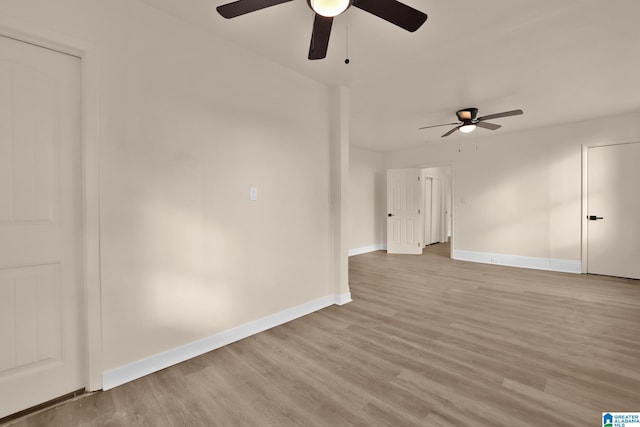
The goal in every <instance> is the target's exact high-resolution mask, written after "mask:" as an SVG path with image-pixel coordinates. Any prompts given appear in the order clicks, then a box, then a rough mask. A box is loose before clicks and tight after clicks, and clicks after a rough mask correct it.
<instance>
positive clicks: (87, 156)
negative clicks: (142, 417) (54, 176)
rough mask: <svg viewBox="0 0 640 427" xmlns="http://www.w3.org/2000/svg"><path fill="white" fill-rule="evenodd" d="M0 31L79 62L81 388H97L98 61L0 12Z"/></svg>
mask: <svg viewBox="0 0 640 427" xmlns="http://www.w3.org/2000/svg"><path fill="white" fill-rule="evenodd" d="M0 35H3V36H5V37H10V38H13V39H16V40H18V41H22V42H26V43H31V44H34V45H37V46H40V47H43V48H46V49H51V50H56V51H58V52H61V53H65V54H69V55H73V56H77V57H79V58H80V60H81V64H82V65H81V67H82V70H81V71H82V88H81V90H82V100H81V102H82V118H81V124H82V133H81V135H82V137H81V138H82V141H81V149H82V215H83V230H82V231H83V236H82V244H83V247H82V251H81V253H82V255H83V259H82V260H80V262H81V265H82V268H83V290H84V312H83V315H84V330H85V337H84V338H85V343H84V344H85V349H86V350H85V354H86V356H85V365H86V366H85V387H86V389H87V390H88V391H94V390H99V389H101V388H102V314H101V307H102V303H101V293H100V161H99V149H98V64H97V54H96V49H95V48H94V47H93V46H91V45H89V44H87V43H85V42H83V41H80V40H76V39H73V38H69V37H67V36H65V35H60V34H57V33H55V32H52V31H49V30H46V29H43V28H40V27H37V26H34V25H33V24H30V23H26V22H22V21H19V20H15V19H13V18H9V17H6V16H2V15H0Z"/></svg>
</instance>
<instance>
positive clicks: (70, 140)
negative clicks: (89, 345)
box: [0, 36, 84, 417]
mask: <svg viewBox="0 0 640 427" xmlns="http://www.w3.org/2000/svg"><path fill="white" fill-rule="evenodd" d="M80 82H81V71H80V60H79V59H78V58H76V57H73V56H69V55H65V54H62V53H58V52H54V51H52V50H48V49H44V48H41V47H37V46H34V45H31V44H27V43H22V42H19V41H16V40H12V39H9V38H6V37H2V36H0V417H3V416H6V415H9V414H12V413H15V412H18V411H20V410H23V409H26V408H29V407H31V406H34V405H37V404H40V403H43V402H46V401H48V400H51V399H53V398H56V397H59V396H62V395H64V394H67V393H70V392H72V391H75V390H78V389H82V388H83V387H84V376H83V374H82V373H83V360H84V358H83V357H82V355H83V345H82V343H83V340H82V328H81V324H82V323H81V322H82V319H81V307H82V305H81V304H82V300H83V297H82V290H81V289H82V288H81V283H80V276H81V275H80V273H81V271H80V270H81V264H80V262H79V250H80V241H81V230H82V217H81V200H80V197H79V195H80V183H81V176H80V131H81V129H80V126H81V121H80V116H81V110H80V94H81V87H80Z"/></svg>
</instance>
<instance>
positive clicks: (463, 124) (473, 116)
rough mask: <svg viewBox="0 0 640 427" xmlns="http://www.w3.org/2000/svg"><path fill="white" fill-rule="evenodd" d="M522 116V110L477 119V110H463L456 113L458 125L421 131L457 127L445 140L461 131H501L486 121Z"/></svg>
mask: <svg viewBox="0 0 640 427" xmlns="http://www.w3.org/2000/svg"><path fill="white" fill-rule="evenodd" d="M521 114H523V111H522V110H511V111H505V112H504V113H496V114H489V115H488V116H482V117H477V116H478V109H477V108H464V109H462V110H458V111H456V116H458V120H459V121H458V122H456V123H444V124H442V125H434V126H425V127H421V128H420V129H429V128H435V127H438V126H455V127H454V128H453V129H451V130H450V131H449V132H447V133H445V134H444V135H442V138H444V137H445V136H449V135H451V134H452V133H454V132H455V131H457V130H459V131H460V132H462V133H469V132H473V131H474V130H475V129H476V127H480V128H484V129H489V130H496V129H500V128H501V127H502V126H500V125H496V124H494V123H487V122H486V121H485V120H491V119H499V118H501V117H509V116H519V115H521Z"/></svg>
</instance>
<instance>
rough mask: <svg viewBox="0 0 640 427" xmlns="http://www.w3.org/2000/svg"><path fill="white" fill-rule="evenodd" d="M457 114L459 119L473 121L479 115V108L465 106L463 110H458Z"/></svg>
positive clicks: (466, 121) (467, 121) (464, 121)
mask: <svg viewBox="0 0 640 427" xmlns="http://www.w3.org/2000/svg"><path fill="white" fill-rule="evenodd" d="M456 115H457V116H458V120H460V121H461V122H463V123H465V124H467V123H471V122H472V121H474V120H475V119H476V117H477V116H478V109H477V108H473V107H471V108H463V109H462V110H458V111H456Z"/></svg>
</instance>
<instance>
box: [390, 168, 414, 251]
mask: <svg viewBox="0 0 640 427" xmlns="http://www.w3.org/2000/svg"><path fill="white" fill-rule="evenodd" d="M420 174H421V172H420V169H390V170H388V171H387V252H388V253H391V254H422V244H423V242H422V237H423V219H422V210H423V192H422V182H421V181H420Z"/></svg>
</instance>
